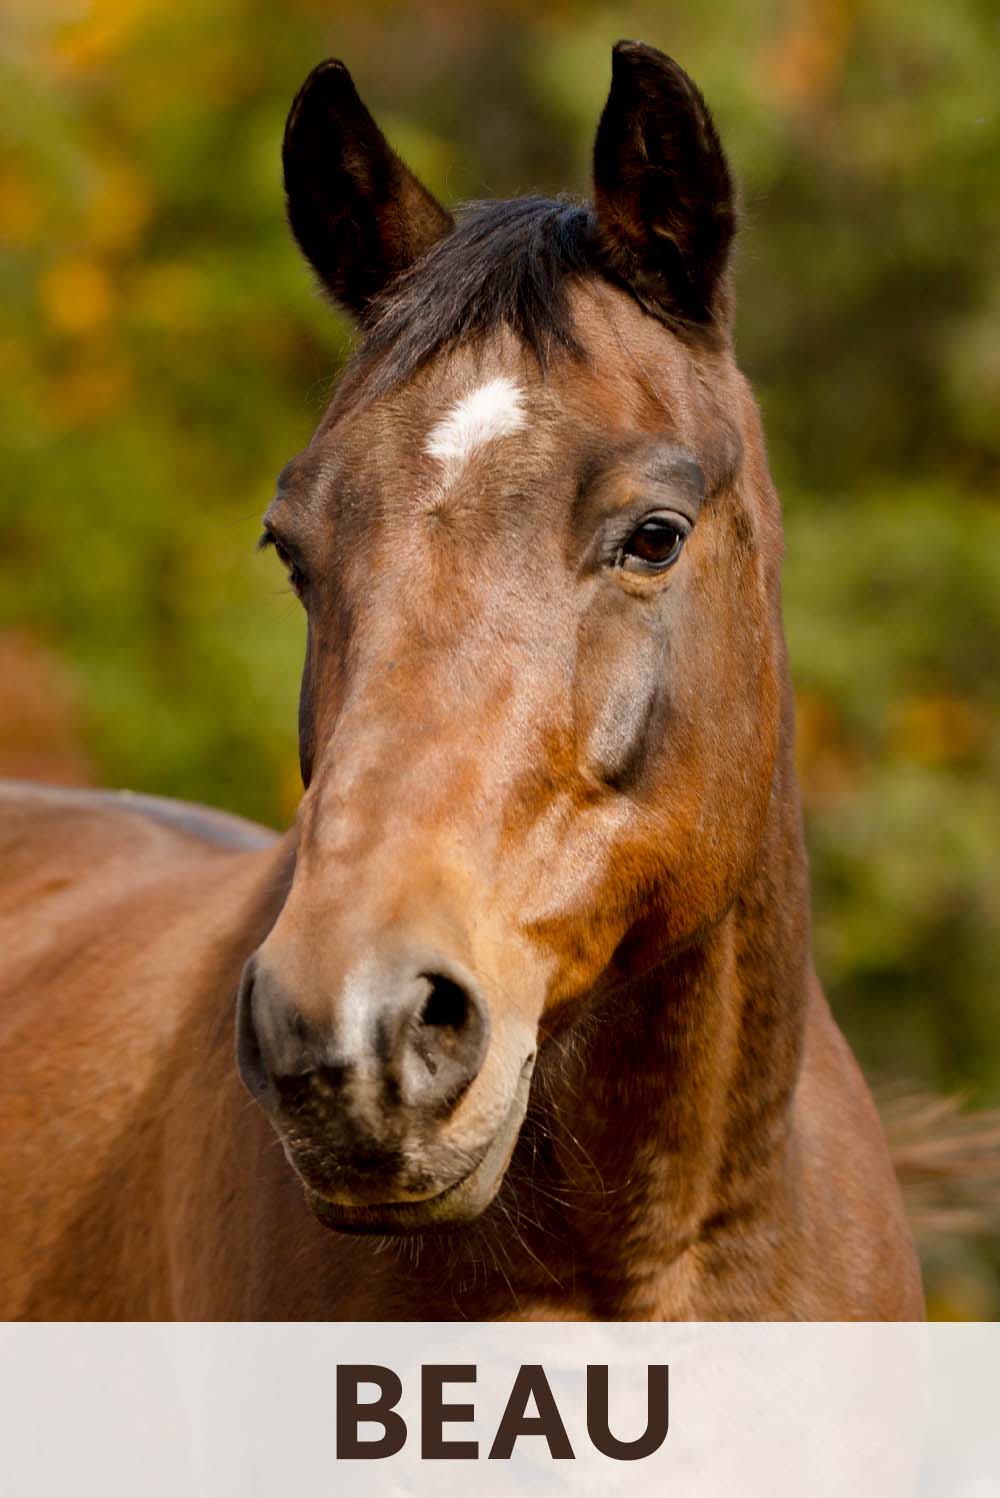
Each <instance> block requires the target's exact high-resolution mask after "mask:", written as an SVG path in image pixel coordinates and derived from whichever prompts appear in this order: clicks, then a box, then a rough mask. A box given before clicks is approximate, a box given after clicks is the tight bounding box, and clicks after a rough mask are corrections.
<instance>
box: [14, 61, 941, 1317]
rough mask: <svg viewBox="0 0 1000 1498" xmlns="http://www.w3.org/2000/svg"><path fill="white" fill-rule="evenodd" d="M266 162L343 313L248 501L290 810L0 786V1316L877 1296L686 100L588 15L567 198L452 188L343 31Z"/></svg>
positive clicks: (859, 1094) (714, 195) (883, 1310)
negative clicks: (284, 584)
mask: <svg viewBox="0 0 1000 1498" xmlns="http://www.w3.org/2000/svg"><path fill="white" fill-rule="evenodd" d="M283 157H284V177H285V187H286V193H287V207H288V216H289V220H290V224H291V228H292V230H293V232H294V235H295V237H296V239H297V241H298V243H299V245H300V247H301V249H302V250H303V251H304V253H305V256H306V257H307V259H308V261H309V262H310V264H311V265H312V267H313V268H314V270H315V272H316V274H317V276H318V278H319V280H320V282H321V283H322V285H323V286H324V287H325V288H326V289H327V291H328V292H329V293H330V294H331V296H332V297H333V298H334V299H335V300H336V302H337V303H339V304H340V305H341V306H342V307H344V308H347V309H349V310H350V312H351V313H352V314H353V315H354V316H355V318H356V319H357V322H358V325H359V329H360V341H359V347H358V351H357V353H356V355H355V356H354V358H353V361H352V362H351V364H350V365H349V367H348V369H347V370H346V372H345V374H344V375H343V377H342V379H341V381H340V383H339V386H338V388H337V389H336V392H335V394H334V396H333V399H332V402H331V404H330V406H329V409H328V410H327V411H326V413H325V415H324V416H323V419H322V421H321V422H320V424H319V427H318V429H317V431H316V433H315V435H314V436H313V438H312V440H311V441H310V443H309V445H308V447H307V448H306V449H305V451H304V452H303V453H302V454H301V455H299V456H298V457H296V458H294V459H293V460H292V461H291V462H290V463H289V464H288V466H287V467H286V468H285V469H284V471H283V473H282V474H281V477H280V479H279V482H278V487H277V493H276V495H275V498H274V500H273V503H272V504H271V505H270V507H269V508H268V510H267V513H266V516H265V520H264V536H263V542H264V544H265V545H267V546H270V547H273V548H274V550H275V552H276V553H277V555H278V557H279V558H280V560H281V562H282V563H283V564H284V566H285V567H286V569H287V571H288V575H289V577H290V579H291V584H292V587H293V588H294V590H295V592H296V593H297V594H298V596H299V598H300V599H301V601H302V604H303V607H304V610H305V614H306V620H307V644H306V658H305V667H304V674H303V680H302V691H301V704H300V714H299V741H300V757H301V767H302V777H303V782H304V786H305V791H304V796H303V799H302V803H301V809H300V811H299V814H298V817H297V819H296V824H295V827H294V828H293V829H292V830H291V831H290V832H289V833H288V834H287V835H285V836H282V837H278V836H275V835H274V834H272V833H270V832H268V831H266V830H264V829H261V828H256V827H253V826H251V825H250V824H248V823H244V822H241V821H239V820H238V819H235V818H231V817H227V816H224V815H222V814H220V813H215V812H210V811H208V810H207V809H203V808H198V807H194V806H188V805H181V804H176V803H171V802H167V801H159V800H157V799H155V798H146V797H130V796H126V795H117V796H116V795H114V794H112V793H104V792H70V791H61V790H54V789H42V788H31V787H28V786H11V787H8V788H6V790H5V791H4V793H3V797H2V802H0V806H2V815H0V846H2V850H3V861H2V866H0V867H2V891H0V929H2V945H0V950H2V957H3V974H4V976H3V1007H2V1011H0V1015H2V1017H0V1025H2V1036H3V1046H4V1058H5V1059H4V1067H3V1085H2V1088H0V1141H2V1143H0V1149H2V1156H3V1158H2V1163H0V1182H2V1199H3V1202H4V1206H5V1226H4V1233H3V1238H2V1242H0V1266H2V1267H0V1287H2V1298H0V1310H2V1312H3V1314H4V1315H6V1316H8V1317H25V1318H34V1317H48V1318H88V1319H100V1318H135V1319H141V1318H149V1317H153V1318H192V1319H201V1318H209V1319H230V1318H261V1319H270V1318H293V1319H294V1318H323V1319H327V1318H329V1319H339V1318H349V1319H357V1320H364V1319H378V1318H391V1319H405V1318H425V1319H446V1318H455V1317H471V1318H541V1319H546V1318H551V1319H556V1318H579V1319H596V1318H621V1319H631V1318H635V1319H654V1320H655V1319H675V1318H698V1319H706V1320H707V1319H718V1318H731V1319H743V1318H752V1319H784V1318H797V1319H824V1320H827V1319H852V1318H866V1319H867V1318H870V1319H897V1318H919V1317H921V1316H922V1314H923V1296H922V1289H921V1279H920V1272H919V1268H918V1263H917V1258H916V1255H915V1251H914V1244H913V1240H912V1237H911V1232H910V1229H909V1226H908V1224H907V1219H906V1215H905V1212H904V1207H903V1203H902V1198H901V1192H900V1188H899V1185H898V1182H897V1178H896V1174H895V1172H894V1169H893V1163H892V1160H891V1158H890V1153H889V1150H888V1148H887V1145H886V1140H885V1137H884V1134H883V1130H882V1127H881V1124H880V1120H879V1117H878V1114H877V1111H876V1108H875V1106H874V1104H873V1101H872V1098H871V1096H870V1094H869V1091H868V1088H867V1086H866V1084H865V1081H864V1080H863V1078H862V1075H861V1072H860V1070H859V1068H858V1065H857V1064H856V1062H855V1059H854V1057H853V1055H852V1053H851V1051H850V1049H849V1048H848V1045H847V1043H846V1042H845V1040H844V1038H843V1036H842V1035H841V1033H840V1031H839V1029H838V1028H837V1025H836V1024H835V1022H834V1020H833V1018H832V1017H831V1013H830V1010H829V1008H828V1006H827V1003H826V1000H825V998H824V996H823V993H822V991H821V988H820V985H819V983H818V981H817V978H816V975H815V972H814V968H813V963H812V959H811V956H810V938H809V900H808V888H807V871H806V857H805V852H804V847H803V834H802V818H801V810H800V801H799V793H798V790H797V786H796V777H795V770H794V766H793V712H792V694H791V689H790V685H789V674H788V666H787V662H786V654H785V645H784V640H783V634H782V623H781V605H780V582H779V573H780V564H781V553H782V533H781V520H780V511H779V503H778V499H777V496H776V493H775V490H774V487H773V485H772V481H771V478H770V476H769V472H768V466H767V459H766V456H765V449H764V442H763V438H762V434H761V426H760V420H759V417H758V412H757V408H756V406H755V403H754V400H753V397H752V395H751V392H750V389H749V388H748V385H747V383H746V381H745V379H744V378H743V377H742V375H741V374H740V372H739V371H738V369H737V366H736V363H735V359H734V354H733V346H732V339H731V320H732V296H731V289H730V280H729V271H728V269H727V265H728V259H729V252H730V247H731V243H732V239H733V234H734V229H735V225H736V207H735V200H734V189H733V185H732V180H731V176H730V172H729V168H728V166H727V163H726V160H725V157H724V155H723V151H722V148H721V146H720V143H719V139H718V136H717V134H716V130H715V127H714V125H713V123H712V119H711V117H710V115H709V111H708V109H707V107H706V105H705V102H704V100H703V99H702V96H701V94H700V93H699V91H698V89H697V88H696V87H695V85H694V84H693V83H692V82H691V80H690V79H689V78H688V77H687V75H686V74H685V73H684V72H683V71H682V70H681V68H680V67H678V66H677V64H676V63H674V62H673V61H671V60H670V59H668V58H667V57H665V56H664V55H663V54H662V53H660V52H658V51H656V50H654V49H653V48H651V47H647V46H643V45H640V44H637V43H632V42H622V43H620V44H618V46H616V47H615V49H614V54H613V72H612V83H611V89H610V94H609V97H608V100H607V104H606V106H605V109H604V111H603V114H602V116H601V119H600V123H599V127H598V130H597V136H596V143H595V149H594V178H593V199H592V202H576V201H570V200H551V201H550V200H547V199H541V198H530V197H529V198H523V199H517V200H514V201H509V202H489V203H480V204H474V205H471V206H468V207H466V208H465V209H464V210H463V211H462V213H461V214H460V215H459V216H458V218H457V221H456V220H454V219H453V218H452V216H451V214H450V213H449V212H448V211H446V210H445V209H444V208H443V207H442V206H441V205H440V204H439V203H438V202H437V201H436V200H435V199H434V198H433V197H432V195H431V194H430V193H429V192H428V191H427V190H426V188H424V187H423V186H422V185H421V183H420V182H419V181H418V180H417V179H416V178H415V177H414V176H413V175H412V173H411V172H410V171H409V170H408V168H407V167H406V166H404V164H403V162H402V161H401V160H400V158H399V157H398V156H397V155H396V154H395V153H394V152H393V151H392V149H391V148H390V146H389V145H388V144H387V142H386V140H385V138H384V136H383V134H382V132H381V131H380V130H379V128H378V126H377V125H376V124H375V122H374V120H373V119H372V117H371V115H370V114H369V112H368V110H367V109H366V108H365V106H364V104H363V103H362V101H361V100H360V98H359V96H358V94H357V92H356V90H355V87H354V85H353V83H352V81H351V78H350V75H349V74H348V72H347V70H346V68H345V67H344V66H343V64H342V63H340V62H327V63H324V64H322V65H321V66H320V67H319V68H317V69H316V70H315V71H314V72H313V73H312V74H311V76H310V77H309V78H308V80H307V81H306V83H305V84H304V85H303V87H302V89H301V90H300V92H299V94H298V96H297V98H296V100H295V102H294V104H293V106H292V109H291V113H290V115H289V119H288V124H287V127H286V132H285V139H284V152H283ZM234 1029H235V1036H236V1041H235V1045H236V1060H235V1061H234V1055H233V1049H234V1039H233V1037H234Z"/></svg>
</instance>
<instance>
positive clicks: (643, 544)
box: [618, 515, 687, 572]
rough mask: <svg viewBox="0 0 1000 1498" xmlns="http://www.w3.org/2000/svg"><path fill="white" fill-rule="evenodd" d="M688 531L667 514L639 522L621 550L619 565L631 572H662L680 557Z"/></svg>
mask: <svg viewBox="0 0 1000 1498" xmlns="http://www.w3.org/2000/svg"><path fill="white" fill-rule="evenodd" d="M686 540H687V532H686V531H685V530H683V529H682V528H681V526H679V525H677V524H676V523H675V522H674V521H673V520H669V519H668V518H667V517H666V516H664V515H651V516H650V518H649V519H648V520H644V521H643V522H642V524H641V525H637V526H636V528H635V530H634V531H633V532H632V534H631V536H629V538H628V540H627V541H626V542H625V543H624V545H623V546H622V547H621V548H620V549H619V552H618V565H619V566H620V567H625V568H628V569H629V570H630V571H632V572H662V571H664V569H665V568H667V567H670V566H671V565H672V564H673V563H674V562H676V560H677V558H678V557H679V556H680V553H681V547H682V546H683V545H684V542H685V541H686Z"/></svg>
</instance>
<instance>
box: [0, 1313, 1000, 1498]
mask: <svg viewBox="0 0 1000 1498" xmlns="http://www.w3.org/2000/svg"><path fill="white" fill-rule="evenodd" d="M0 1357H2V1362H0V1380H2V1383H0V1393H2V1399H0V1492H2V1493H3V1494H4V1495H5V1498H6V1495H10V1498H50V1495H51V1498H66V1495H67V1494H73V1495H74V1498H90V1495H93V1498H126V1495H127V1498H137V1495H141V1498H284V1495H286V1494H300V1493H301V1494H303V1495H305V1494H308V1498H323V1495H326V1494H330V1495H339V1494H344V1493H350V1494H351V1495H352V1498H354V1495H364V1494H369V1493H370V1494H373V1495H374V1494H378V1495H379V1498H420V1495H423V1494H437V1493H441V1492H442V1491H445V1492H450V1491H452V1489H453V1487H454V1486H455V1485H456V1484H469V1485H470V1486H469V1489H468V1491H470V1492H472V1493H474V1494H475V1498H490V1495H493V1494H497V1495H501V1494H502V1495H504V1498H510V1495H512V1494H517V1493H519V1492H522V1491H523V1492H525V1493H527V1494H532V1495H543V1494H545V1495H547V1494H563V1493H583V1494H594V1495H598V1494H615V1495H618V1494H621V1495H637V1498H639V1495H642V1498H644V1495H647V1494H649V1495H653V1494H656V1495H657V1498H660V1495H663V1494H671V1493H676V1494H683V1495H684V1498H754V1495H757V1494H760V1495H761V1498H765V1495H766V1498H785V1495H787V1498H793V1495H794V1498H827V1495H830V1498H832V1495H834V1494H836V1495H837V1498H897V1495H898V1498H904V1495H905V1498H911V1495H912V1498H946V1495H947V1498H1000V1379H998V1376H997V1369H998V1366H1000V1326H997V1325H934V1326H928V1327H924V1326H857V1325H854V1326H847V1325H828V1326H815V1325H789V1326H785V1325H739V1326H737V1325H712V1326H710V1325H701V1326H685V1325H619V1324H614V1325H610V1324H592V1325H583V1324H566V1325H564V1324H544V1325H541V1324H537V1325H525V1326H520V1325H483V1324H478V1323H476V1324H460V1325H454V1324H421V1325H406V1324H400V1325H361V1324H351V1325H336V1324H326V1325H309V1324H304V1325H302V1324H299V1325H277V1324H276V1325H246V1324H244V1325H240V1324H231V1325H230V1324H205V1325H190V1324H182V1325H162V1326H159V1325H104V1326H96V1325H79V1324H69V1323H62V1324H41V1325H4V1326H0ZM588 1370H590V1371H589V1372H588ZM364 1405H370V1406H372V1408H371V1409H369V1410H368V1411H367V1412H366V1411H365V1410H364V1409H362V1408H361V1407H362V1406H364ZM366 1415H367V1416H368V1417H374V1418H366ZM456 1446H457V1449H456Z"/></svg>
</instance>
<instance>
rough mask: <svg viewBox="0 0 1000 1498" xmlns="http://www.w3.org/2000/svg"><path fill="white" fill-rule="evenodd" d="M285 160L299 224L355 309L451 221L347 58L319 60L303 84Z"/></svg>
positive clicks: (341, 298)
mask: <svg viewBox="0 0 1000 1498" xmlns="http://www.w3.org/2000/svg"><path fill="white" fill-rule="evenodd" d="M282 161H283V163H284V171H285V196H286V199H287V204H288V221H289V223H290V224H291V227H292V232H293V234H294V235H295V238H296V239H297V240H298V242H299V246H300V248H301V249H302V252H303V254H304V255H305V257H306V259H307V260H308V261H309V262H310V264H311V265H312V267H313V269H314V270H315V271H316V273H317V274H318V276H319V278H320V280H321V281H322V282H323V284H324V285H325V286H326V288H327V290H328V291H329V292H330V293H331V295H332V296H333V297H334V298H335V299H336V300H337V301H338V302H339V303H341V305H342V306H344V307H345V308H347V310H348V311H350V312H353V313H354V314H355V316H356V317H359V318H362V319H363V318H364V316H365V313H366V312H367V310H368V308H369V305H370V304H371V302H372V300H373V298H374V297H376V296H377V295H378V294H379V292H380V291H382V290H383V288H384V287H385V286H386V285H387V283H388V282H389V281H390V280H391V279H392V277H393V276H395V275H398V274H399V272H400V271H402V270H405V269H406V268H407V266H409V265H412V263H413V262H414V261H415V260H417V259H419V258H420V256H421V255H422V254H423V253H424V252H425V251H426V250H429V249H430V247H431V245H432V244H434V243H435V241H436V240H438V239H440V238H441V237H442V235H444V234H447V233H448V231H449V229H451V227H452V219H451V215H450V214H449V213H448V212H447V211H446V210H445V209H444V208H442V207H441V205H440V203H438V202H437V200H436V199H435V198H434V197H432V195H431V194H430V193H429V192H428V191H427V189H426V188H425V187H424V186H423V184H422V183H420V182H418V180H417V178H416V177H415V176H414V175H413V173H412V172H411V171H410V170H409V168H408V167H406V166H404V164H403V162H402V161H401V160H400V159H399V157H398V156H397V155H396V153H395V151H393V150H392V149H391V147H390V146H389V144H388V142H387V141H386V139H385V136H384V135H383V134H382V132H381V130H380V129H379V128H378V126H377V125H376V123H375V121H374V120H373V119H372V117H371V115H370V114H369V113H368V110H367V109H366V108H365V106H364V104H362V102H361V100H360V98H359V97H358V92H357V89H356V88H355V87H354V83H353V81H352V79H351V75H350V73H349V72H348V71H347V69H346V68H345V67H344V64H343V63H342V62H337V61H334V60H331V61H329V62H323V63H320V65H319V67H318V68H315V69H314V70H313V72H312V73H310V75H309V77H308V78H307V79H306V81H305V83H304V84H303V85H302V87H301V88H300V89H299V92H298V94H297V95H296V97H295V101H294V103H293V104H292V107H291V110H290V111H289V114H288V121H287V123H286V125H285V139H284V145H283V147H282Z"/></svg>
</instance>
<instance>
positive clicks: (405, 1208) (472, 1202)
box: [306, 1055, 535, 1236]
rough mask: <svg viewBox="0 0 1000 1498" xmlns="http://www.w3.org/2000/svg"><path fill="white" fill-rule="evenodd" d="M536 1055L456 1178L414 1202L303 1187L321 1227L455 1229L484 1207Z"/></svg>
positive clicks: (508, 1151)
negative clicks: (367, 1199)
mask: <svg viewBox="0 0 1000 1498" xmlns="http://www.w3.org/2000/svg"><path fill="white" fill-rule="evenodd" d="M534 1066H535V1057H534V1055H531V1056H529V1057H528V1059H527V1060H526V1061H525V1063H524V1065H523V1067H522V1068H521V1075H520V1077H519V1078H518V1082H517V1087H516V1088H515V1090H514V1096H513V1099H512V1100H511V1104H510V1107H509V1108H508V1110H507V1113H506V1115H505V1117H504V1120H503V1122H502V1123H501V1125H500V1127H499V1128H498V1129H497V1131H496V1133H495V1134H494V1135H493V1138H492V1139H491V1140H490V1142H489V1144H488V1145H487V1146H486V1148H485V1149H484V1151H483V1153H482V1154H481V1155H480V1157H479V1159H478V1161H477V1162H476V1164H475V1165H473V1167H472V1169H471V1170H469V1171H468V1172H467V1173H466V1174H465V1175H464V1176H462V1177H461V1178H460V1179H459V1180H457V1181H453V1182H452V1183H451V1184H450V1185H449V1186H446V1187H445V1188H444V1190H443V1191H440V1192H438V1194H437V1195H436V1196H429V1197H425V1198H423V1199H421V1200H419V1201H397V1202H393V1201H388V1202H378V1203H375V1204H371V1205H369V1204H365V1205H364V1206H358V1205H355V1204H348V1203H345V1202H338V1201H332V1200H330V1198H329V1197H325V1196H322V1195H320V1193H319V1192H318V1191H315V1190H313V1189H312V1187H310V1186H308V1185H307V1186H306V1201H307V1203H308V1205H309V1207H310V1210H311V1211H312V1213H313V1215H314V1216H315V1217H316V1218H317V1219H318V1220H319V1221H320V1222H321V1223H322V1224H323V1226H324V1227H328V1228H332V1229H334V1231H336V1232H339V1233H361V1234H365V1233H368V1234H376V1235H378V1236H385V1235H392V1234H397V1233H400V1234H405V1233H423V1232H428V1231H430V1230H433V1229H440V1228H443V1229H448V1228H458V1227H461V1226H462V1225H463V1224H465V1223H469V1222H472V1221H474V1220H475V1218H477V1217H478V1216H479V1215H480V1213H482V1212H484V1211H485V1210H486V1208H487V1207H488V1206H489V1204H490V1202H491V1201H492V1200H493V1198H494V1196H496V1194H497V1192H498V1191H499V1189H500V1184H501V1182H502V1181H503V1178H504V1175H505V1174H506V1171H507V1166H508V1165H509V1164H510V1158H511V1155H512V1154H513V1153H514V1146H515V1145H516V1144H517V1139H518V1135H519V1134H520V1132H521V1124H522V1123H523V1122H524V1115H525V1113H526V1111H527V1107H528V1091H529V1088H530V1086H531V1075H532V1072H533V1070H534Z"/></svg>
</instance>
